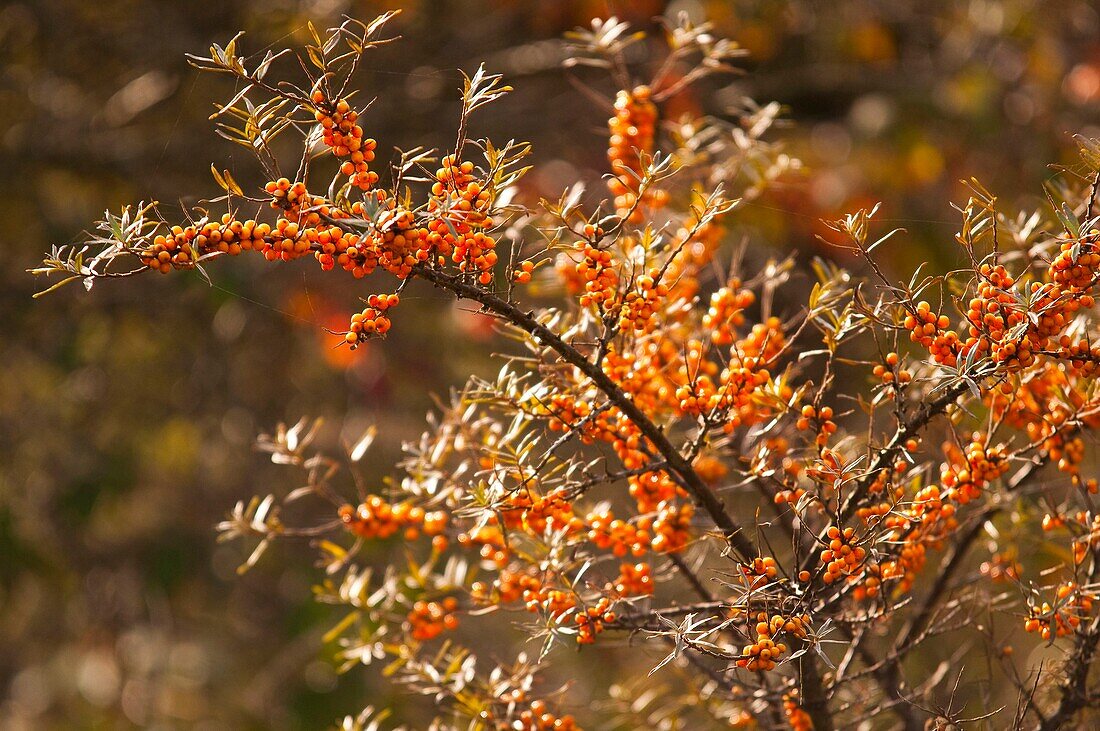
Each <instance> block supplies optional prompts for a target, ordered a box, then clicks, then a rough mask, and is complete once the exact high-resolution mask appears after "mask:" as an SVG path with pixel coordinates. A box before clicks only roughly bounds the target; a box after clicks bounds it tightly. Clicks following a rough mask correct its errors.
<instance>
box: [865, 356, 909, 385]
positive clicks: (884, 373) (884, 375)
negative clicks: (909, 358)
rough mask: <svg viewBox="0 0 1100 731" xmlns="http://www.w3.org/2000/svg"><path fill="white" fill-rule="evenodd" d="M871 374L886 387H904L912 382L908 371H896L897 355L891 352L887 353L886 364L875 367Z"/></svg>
mask: <svg viewBox="0 0 1100 731" xmlns="http://www.w3.org/2000/svg"><path fill="white" fill-rule="evenodd" d="M871 373H873V374H874V376H875V378H877V379H879V380H880V381H882V383H883V384H884V385H887V386H895V387H896V386H904V385H905V384H907V383H909V382H910V381H911V380H913V375H912V374H911V373H910V372H909V371H907V370H899V369H898V354H897V353H893V352H891V353H887V354H886V362H885V363H879V364H877V365H875V367H874V368H872V369H871Z"/></svg>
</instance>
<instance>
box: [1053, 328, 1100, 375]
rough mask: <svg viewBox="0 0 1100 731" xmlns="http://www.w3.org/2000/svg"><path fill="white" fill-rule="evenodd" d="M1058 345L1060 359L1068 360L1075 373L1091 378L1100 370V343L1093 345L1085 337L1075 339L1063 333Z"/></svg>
mask: <svg viewBox="0 0 1100 731" xmlns="http://www.w3.org/2000/svg"><path fill="white" fill-rule="evenodd" d="M1058 345H1059V348H1058V351H1057V356H1058V359H1059V360H1063V361H1067V362H1068V363H1069V365H1070V366H1071V367H1072V368H1073V370H1074V375H1077V376H1079V377H1082V378H1091V377H1093V376H1095V375H1096V373H1097V371H1098V370H1100V345H1093V344H1092V343H1091V342H1089V340H1087V339H1085V338H1081V339H1079V340H1077V341H1074V340H1073V339H1072V338H1070V337H1069V336H1068V335H1063V336H1062V337H1061V338H1060V340H1059V343H1058Z"/></svg>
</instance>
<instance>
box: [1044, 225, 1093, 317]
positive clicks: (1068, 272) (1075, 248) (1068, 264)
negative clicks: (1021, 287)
mask: <svg viewBox="0 0 1100 731" xmlns="http://www.w3.org/2000/svg"><path fill="white" fill-rule="evenodd" d="M1048 271H1049V274H1050V280H1051V281H1052V282H1053V283H1054V284H1055V285H1057V286H1058V287H1059V288H1062V289H1071V288H1072V289H1077V290H1087V289H1089V288H1091V287H1092V286H1094V285H1095V284H1096V283H1097V273H1098V272H1100V248H1098V247H1097V232H1096V231H1095V230H1093V231H1091V232H1090V233H1089V234H1087V235H1086V236H1084V237H1082V238H1081V240H1079V241H1077V240H1069V241H1064V242H1062V245H1061V246H1060V247H1059V251H1058V255H1057V256H1056V257H1055V258H1054V261H1052V262H1051V263H1050V267H1049V269H1048ZM1082 306H1083V307H1092V304H1091V302H1090V303H1087V304H1086V303H1082Z"/></svg>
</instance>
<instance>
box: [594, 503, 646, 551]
mask: <svg viewBox="0 0 1100 731" xmlns="http://www.w3.org/2000/svg"><path fill="white" fill-rule="evenodd" d="M587 519H588V524H589V530H588V540H590V541H592V543H593V544H594V545H595V546H596V547H597V548H602V549H611V552H612V553H613V554H614V555H616V556H619V557H623V556H626V555H628V554H629V555H632V556H644V555H645V554H646V553H647V552H648V551H649V548H650V545H651V543H652V538H653V536H652V534H651V533H650V532H649V531H648V530H646V529H645V528H643V527H642V526H641V525H635V524H634V523H632V522H630V521H628V520H623V519H622V518H616V517H614V516H613V515H612V513H611V511H610V510H608V509H607V508H601V509H597V510H595V511H593V512H591V513H589V514H588V516H587ZM644 520H647V519H645V518H642V519H639V522H642V521H644Z"/></svg>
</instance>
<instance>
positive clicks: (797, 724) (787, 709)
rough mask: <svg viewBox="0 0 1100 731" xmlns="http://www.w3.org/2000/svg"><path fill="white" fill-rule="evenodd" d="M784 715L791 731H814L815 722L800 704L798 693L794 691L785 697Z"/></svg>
mask: <svg viewBox="0 0 1100 731" xmlns="http://www.w3.org/2000/svg"><path fill="white" fill-rule="evenodd" d="M783 715H784V716H785V717H786V719H787V724H788V725H789V726H790V727H791V731H813V729H814V722H813V719H812V718H810V714H809V713H807V712H806V710H805V709H804V708H803V707H802V706H800V705H799V704H798V691H797V690H792V691H791V692H790V693H787V694H785V695H784V696H783Z"/></svg>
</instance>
